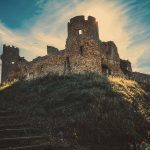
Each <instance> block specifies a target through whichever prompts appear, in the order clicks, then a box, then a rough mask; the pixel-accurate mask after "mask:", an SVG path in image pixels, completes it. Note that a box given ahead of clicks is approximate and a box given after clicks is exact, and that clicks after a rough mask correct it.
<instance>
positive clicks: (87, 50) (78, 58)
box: [66, 16, 101, 73]
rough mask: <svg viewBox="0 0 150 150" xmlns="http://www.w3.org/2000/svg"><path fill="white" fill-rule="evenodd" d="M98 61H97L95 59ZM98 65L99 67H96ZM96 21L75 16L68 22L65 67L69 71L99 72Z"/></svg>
mask: <svg viewBox="0 0 150 150" xmlns="http://www.w3.org/2000/svg"><path fill="white" fill-rule="evenodd" d="M96 59H97V60H99V61H97V60H96ZM98 66H99V67H98ZM100 66H101V59H100V47H99V33H98V22H97V21H96V19H95V18H94V17H92V16H89V17H88V19H87V20H85V18H84V16H76V17H74V18H72V19H70V22H69V23H68V37H67V41H66V68H67V70H70V71H71V72H76V73H78V72H92V71H94V72H99V73H100V72H101V67H100Z"/></svg>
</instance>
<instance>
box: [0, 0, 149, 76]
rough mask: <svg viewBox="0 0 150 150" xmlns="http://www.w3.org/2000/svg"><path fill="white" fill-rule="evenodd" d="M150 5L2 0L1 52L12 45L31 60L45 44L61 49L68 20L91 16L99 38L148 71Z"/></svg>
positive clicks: (144, 1) (112, 0)
mask: <svg viewBox="0 0 150 150" xmlns="http://www.w3.org/2000/svg"><path fill="white" fill-rule="evenodd" d="M149 8H150V1H148V0H32V2H31V0H13V1H11V2H10V0H1V1H0V52H2V45H3V44H5V43H6V44H9V45H15V46H17V47H19V48H20V50H21V55H22V56H25V58H26V59H28V60H31V59H33V58H34V57H36V56H39V55H45V54H46V46H47V45H52V46H55V47H57V48H59V49H64V48H65V41H66V38H67V22H69V19H70V18H72V17H74V16H76V15H85V16H86V17H87V16H88V15H92V16H94V17H96V19H97V21H98V23H99V34H100V36H99V37H100V39H101V40H102V41H114V42H115V43H116V45H117V47H118V50H119V54H120V56H121V58H123V59H129V60H130V61H131V62H132V65H133V69H134V71H141V72H145V73H150V9H149ZM8 10H9V11H8Z"/></svg>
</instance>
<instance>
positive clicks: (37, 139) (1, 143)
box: [0, 135, 49, 149]
mask: <svg viewBox="0 0 150 150" xmlns="http://www.w3.org/2000/svg"><path fill="white" fill-rule="evenodd" d="M47 142H49V137H48V136H45V135H44V136H30V137H16V138H3V139H0V149H2V148H14V147H23V146H32V145H37V144H43V143H47Z"/></svg>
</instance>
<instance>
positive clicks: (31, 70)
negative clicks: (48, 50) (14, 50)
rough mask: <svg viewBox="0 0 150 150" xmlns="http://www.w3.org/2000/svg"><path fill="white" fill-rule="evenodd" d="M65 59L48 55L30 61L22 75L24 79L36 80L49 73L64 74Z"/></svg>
mask: <svg viewBox="0 0 150 150" xmlns="http://www.w3.org/2000/svg"><path fill="white" fill-rule="evenodd" d="M64 62H65V58H64V57H62V56H61V55H48V56H44V57H39V58H37V59H35V60H33V61H31V62H30V63H29V64H28V66H27V71H26V72H25V73H24V74H25V78H26V79H36V78H39V77H43V76H45V75H47V74H49V73H56V74H59V75H62V74H64Z"/></svg>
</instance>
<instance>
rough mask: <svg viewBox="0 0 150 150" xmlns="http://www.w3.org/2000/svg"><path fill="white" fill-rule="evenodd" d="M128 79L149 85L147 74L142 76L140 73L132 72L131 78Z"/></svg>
mask: <svg viewBox="0 0 150 150" xmlns="http://www.w3.org/2000/svg"><path fill="white" fill-rule="evenodd" d="M130 78H131V79H133V80H135V81H137V82H141V83H148V84H150V75H148V74H144V73H140V72H132V76H131V77H130Z"/></svg>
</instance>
